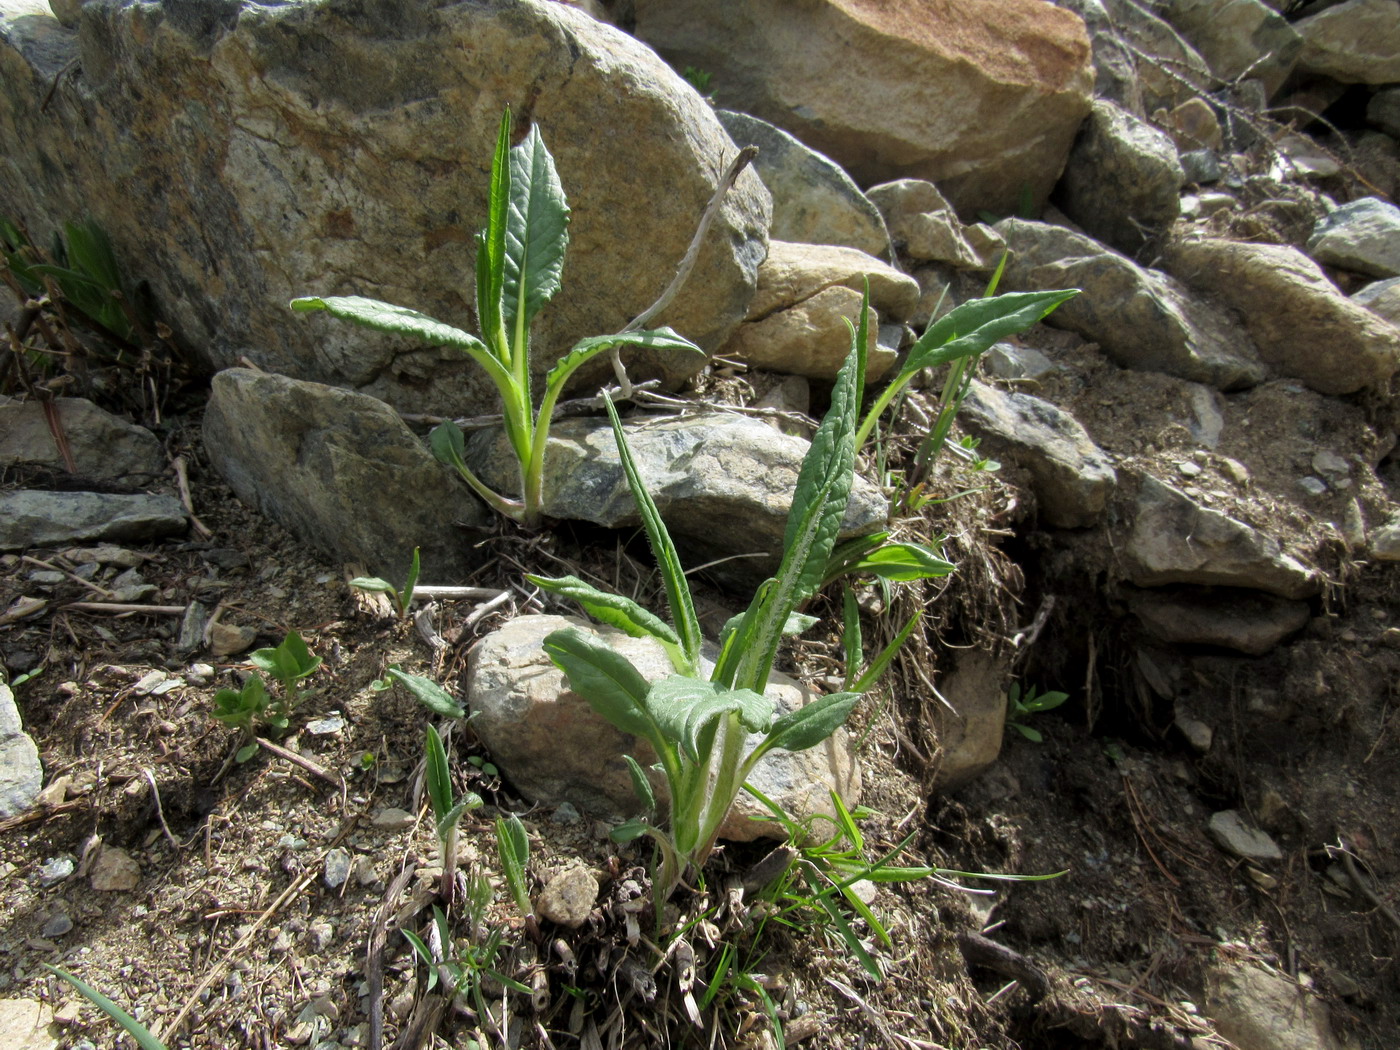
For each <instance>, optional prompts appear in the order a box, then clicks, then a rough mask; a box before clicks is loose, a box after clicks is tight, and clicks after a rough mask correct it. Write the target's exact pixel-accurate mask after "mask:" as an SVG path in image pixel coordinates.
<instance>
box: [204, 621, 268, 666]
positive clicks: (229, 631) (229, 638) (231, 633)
mask: <svg viewBox="0 0 1400 1050" xmlns="http://www.w3.org/2000/svg"><path fill="white" fill-rule="evenodd" d="M257 637H258V632H257V631H255V630H253V628H251V627H234V626H232V625H230V624H226V623H216V624H213V625H212V626H210V628H209V653H210V655H211V656H214V657H215V658H218V657H220V656H234V655H236V654H238V653H241V652H243V650H245V649H247V648H248V646H250V645H252V644H253V642H254V641H256V640H257Z"/></svg>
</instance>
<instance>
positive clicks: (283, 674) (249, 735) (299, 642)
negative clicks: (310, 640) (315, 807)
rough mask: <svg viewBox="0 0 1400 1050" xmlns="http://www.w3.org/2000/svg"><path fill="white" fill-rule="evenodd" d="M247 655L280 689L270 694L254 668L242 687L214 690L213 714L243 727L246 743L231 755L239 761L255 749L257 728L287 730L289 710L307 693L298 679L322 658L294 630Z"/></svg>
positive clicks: (238, 727) (222, 720) (219, 718)
mask: <svg viewBox="0 0 1400 1050" xmlns="http://www.w3.org/2000/svg"><path fill="white" fill-rule="evenodd" d="M248 659H249V660H250V661H251V662H252V664H253V666H255V667H257V668H258V669H259V670H261V671H262V672H264V673H266V674H268V675H270V676H271V677H272V678H273V680H274V681H276V682H278V683H279V684H280V685H281V691H280V694H279V695H278V696H275V697H274V696H272V695H270V694H269V693H268V691H267V684H266V683H265V682H264V681H263V679H262V675H260V674H258V673H257V672H254V673H253V674H251V675H249V676H248V679H247V681H245V682H244V683H243V686H242V688H240V689H220V690H219V691H218V692H217V693H215V694H214V711H213V715H214V717H215V718H217V719H218V720H219V721H220V722H223V723H224V724H225V725H229V726H232V727H234V728H235V729H241V730H243V733H244V736H245V738H246V743H244V745H243V746H242V747H240V748H239V749H238V753H237V754H236V755H235V756H234V758H235V760H236V761H238V762H247V761H248V760H249V759H250V758H252V757H253V756H254V755H256V754H257V753H258V742H257V733H258V730H259V729H260V728H266V729H271V730H273V731H275V732H277V733H284V732H286V731H287V727H288V726H289V725H290V724H291V718H292V714H293V713H294V712H295V711H296V708H297V706H298V705H299V704H300V703H301V702H302V700H304V699H305V698H306V696H307V691H306V690H304V689H302V688H301V686H300V684H299V683H300V682H301V681H302V680H303V679H305V678H307V677H308V676H310V675H311V674H313V673H315V671H316V669H317V668H318V667H320V666H321V658H320V657H319V656H313V655H312V654H311V651H310V650H309V649H307V647H306V641H305V639H303V638H302V636H301V635H300V634H298V633H297V632H296V631H288V632H287V637H285V638H284V639H282V643H281V644H280V645H278V646H276V647H275V648H265V649H258V650H256V651H255V652H253V653H251V654H250V655H249V657H248Z"/></svg>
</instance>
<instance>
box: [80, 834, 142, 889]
mask: <svg viewBox="0 0 1400 1050" xmlns="http://www.w3.org/2000/svg"><path fill="white" fill-rule="evenodd" d="M90 881H91V882H92V888H93V889H95V890H97V891H99V892H101V893H117V892H121V891H125V890H134V889H135V888H136V887H137V886H138V885H140V883H141V865H140V863H139V862H138V861H137V860H136V858H135V857H133V856H132V855H131V854H130V853H128V852H126V850H124V849H119V848H117V847H116V846H103V847H102V851H101V852H100V853H98V855H97V859H96V860H95V861H93V864H92V871H91V873H90Z"/></svg>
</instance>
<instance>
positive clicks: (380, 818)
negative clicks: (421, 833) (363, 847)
mask: <svg viewBox="0 0 1400 1050" xmlns="http://www.w3.org/2000/svg"><path fill="white" fill-rule="evenodd" d="M370 823H371V824H373V825H374V826H375V827H376V828H380V829H382V830H384V831H404V830H406V829H408V828H411V827H413V823H414V818H413V814H412V813H409V812H406V811H405V810H402V809H397V808H395V807H393V806H389V807H386V808H385V809H381V810H380V811H379V812H378V813H376V814H375V815H374V818H373V819H372V820H371V821H370Z"/></svg>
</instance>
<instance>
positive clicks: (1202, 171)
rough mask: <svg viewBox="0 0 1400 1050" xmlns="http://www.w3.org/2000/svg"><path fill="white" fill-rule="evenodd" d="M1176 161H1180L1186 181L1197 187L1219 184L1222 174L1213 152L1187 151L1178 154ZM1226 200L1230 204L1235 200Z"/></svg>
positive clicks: (1217, 157) (1215, 154)
mask: <svg viewBox="0 0 1400 1050" xmlns="http://www.w3.org/2000/svg"><path fill="white" fill-rule="evenodd" d="M1177 159H1178V160H1179V161H1181V172H1182V175H1184V176H1185V179H1186V181H1187V182H1188V183H1194V184H1195V185H1197V186H1208V185H1210V184H1211V183H1213V182H1219V181H1220V177H1221V175H1223V174H1224V172H1223V171H1222V170H1221V168H1220V157H1219V155H1218V154H1217V153H1216V152H1215V150H1210V149H1193V150H1188V151H1187V152H1185V153H1182V154H1180V155H1179V156H1178V157H1177ZM1226 199H1227V200H1228V201H1229V202H1230V203H1231V204H1233V203H1234V200H1235V199H1234V198H1233V197H1227V198H1226ZM1198 200H1199V198H1198Z"/></svg>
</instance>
